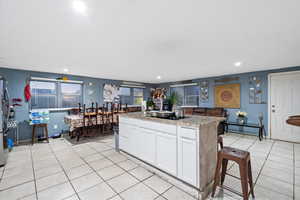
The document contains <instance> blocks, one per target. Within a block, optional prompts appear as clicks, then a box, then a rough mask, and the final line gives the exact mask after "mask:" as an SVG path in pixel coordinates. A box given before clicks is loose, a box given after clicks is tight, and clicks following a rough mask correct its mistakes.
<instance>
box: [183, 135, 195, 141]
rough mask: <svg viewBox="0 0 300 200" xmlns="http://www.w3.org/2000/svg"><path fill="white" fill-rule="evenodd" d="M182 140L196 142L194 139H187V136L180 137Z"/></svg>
mask: <svg viewBox="0 0 300 200" xmlns="http://www.w3.org/2000/svg"><path fill="white" fill-rule="evenodd" d="M180 137H181V138H182V139H184V140H190V141H195V139H192V138H188V137H185V136H180Z"/></svg>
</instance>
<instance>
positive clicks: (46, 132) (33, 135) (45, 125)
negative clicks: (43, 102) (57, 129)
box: [32, 124, 49, 144]
mask: <svg viewBox="0 0 300 200" xmlns="http://www.w3.org/2000/svg"><path fill="white" fill-rule="evenodd" d="M37 128H43V129H44V135H45V137H46V139H47V142H48V143H49V138H48V124H33V125H32V144H34V141H35V136H36V129H37Z"/></svg>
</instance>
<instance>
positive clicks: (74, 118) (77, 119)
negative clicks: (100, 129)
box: [64, 111, 125, 132]
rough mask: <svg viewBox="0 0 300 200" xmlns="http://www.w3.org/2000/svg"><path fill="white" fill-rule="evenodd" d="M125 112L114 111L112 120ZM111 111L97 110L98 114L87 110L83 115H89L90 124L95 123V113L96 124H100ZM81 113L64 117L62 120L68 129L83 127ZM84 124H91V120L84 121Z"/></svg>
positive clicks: (115, 120) (115, 119)
mask: <svg viewBox="0 0 300 200" xmlns="http://www.w3.org/2000/svg"><path fill="white" fill-rule="evenodd" d="M122 113H125V111H115V112H114V113H113V122H117V121H118V117H119V115H120V114H122ZM111 114H112V113H111V112H99V113H98V114H97V113H96V112H89V113H85V114H84V115H85V116H87V115H88V116H91V120H92V124H96V117H95V116H96V115H97V123H98V125H101V124H102V123H103V120H102V119H104V121H105V120H107V118H108V117H109V116H111ZM83 121H84V120H83V113H80V114H77V115H66V116H65V117H64V122H65V124H67V125H68V126H69V131H70V132H72V131H73V130H75V129H76V128H80V127H83ZM85 124H86V126H88V124H91V121H85Z"/></svg>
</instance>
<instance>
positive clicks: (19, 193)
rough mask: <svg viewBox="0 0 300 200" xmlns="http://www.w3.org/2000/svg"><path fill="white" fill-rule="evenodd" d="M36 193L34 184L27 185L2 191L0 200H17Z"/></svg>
mask: <svg viewBox="0 0 300 200" xmlns="http://www.w3.org/2000/svg"><path fill="white" fill-rule="evenodd" d="M34 193H35V186H34V182H33V181H32V182H29V183H25V184H22V185H19V186H16V187H13V188H10V189H7V190H4V191H0V199H3V200H16V199H20V198H23V197H26V196H29V195H32V194H34Z"/></svg>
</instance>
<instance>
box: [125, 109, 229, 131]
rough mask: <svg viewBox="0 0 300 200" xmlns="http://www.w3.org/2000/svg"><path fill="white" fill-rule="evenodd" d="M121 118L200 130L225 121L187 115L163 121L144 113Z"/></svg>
mask: <svg viewBox="0 0 300 200" xmlns="http://www.w3.org/2000/svg"><path fill="white" fill-rule="evenodd" d="M119 117H127V118H133V119H140V120H145V121H153V122H158V123H165V124H174V125H179V126H187V127H196V128H199V127H200V126H201V125H206V124H210V123H215V122H217V123H219V122H220V121H223V120H225V118H224V117H209V116H198V115H185V118H184V119H179V120H169V119H162V118H156V117H146V116H144V113H142V112H132V113H123V114H121V115H119Z"/></svg>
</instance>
